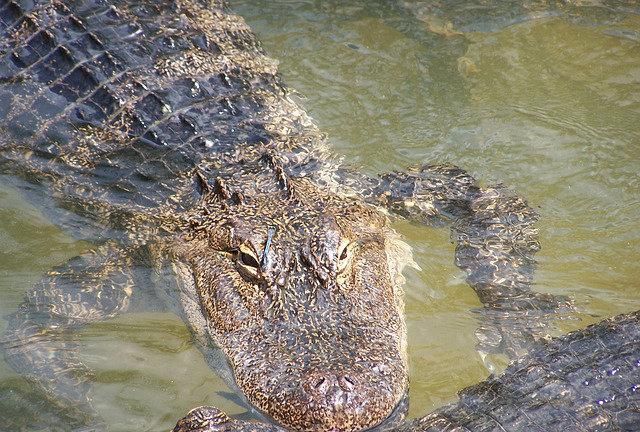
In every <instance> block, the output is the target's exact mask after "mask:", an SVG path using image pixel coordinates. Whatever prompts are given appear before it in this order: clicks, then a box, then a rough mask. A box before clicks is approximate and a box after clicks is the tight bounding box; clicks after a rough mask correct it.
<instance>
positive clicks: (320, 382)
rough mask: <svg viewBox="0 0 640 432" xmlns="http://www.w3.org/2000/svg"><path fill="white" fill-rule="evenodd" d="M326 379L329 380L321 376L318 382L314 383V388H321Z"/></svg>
mask: <svg viewBox="0 0 640 432" xmlns="http://www.w3.org/2000/svg"><path fill="white" fill-rule="evenodd" d="M326 381H327V380H326V379H325V378H324V377H320V379H318V380H317V381H316V383H315V384H314V385H313V388H315V389H318V388H320V386H321V385H322V384H324V383H325V382H326Z"/></svg>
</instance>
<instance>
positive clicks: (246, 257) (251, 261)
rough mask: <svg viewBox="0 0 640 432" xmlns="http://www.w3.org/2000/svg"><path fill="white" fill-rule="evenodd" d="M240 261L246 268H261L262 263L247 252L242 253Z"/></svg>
mask: <svg viewBox="0 0 640 432" xmlns="http://www.w3.org/2000/svg"><path fill="white" fill-rule="evenodd" d="M239 259H240V261H241V262H242V264H244V265H246V266H249V267H255V268H256V269H259V268H260V263H259V262H258V260H257V259H255V257H254V256H253V255H250V254H248V253H246V252H240V256H239Z"/></svg>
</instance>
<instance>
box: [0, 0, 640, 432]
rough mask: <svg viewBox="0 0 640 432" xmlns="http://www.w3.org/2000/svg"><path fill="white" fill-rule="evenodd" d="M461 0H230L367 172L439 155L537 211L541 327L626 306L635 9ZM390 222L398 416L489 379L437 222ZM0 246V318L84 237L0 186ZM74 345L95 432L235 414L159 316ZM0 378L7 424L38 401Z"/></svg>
mask: <svg viewBox="0 0 640 432" xmlns="http://www.w3.org/2000/svg"><path fill="white" fill-rule="evenodd" d="M470 3H472V2H417V1H413V2H401V1H364V0H361V1H351V2H343V1H337V0H336V1H333V0H331V1H323V2H318V1H311V0H309V1H284V0H278V1H274V0H269V1H266V0H265V1H255V0H236V1H234V2H232V7H233V8H234V9H235V10H236V11H237V12H239V13H240V14H241V15H243V16H244V17H245V18H246V19H247V21H248V22H249V24H250V25H251V26H252V28H253V29H254V30H255V31H256V32H257V34H258V36H259V38H260V39H261V40H262V41H263V44H264V47H265V49H266V50H267V51H268V53H269V54H270V55H271V57H273V58H275V59H278V60H279V61H280V71H281V73H282V75H283V77H284V80H285V82H286V83H287V85H288V86H289V87H291V88H292V89H293V90H294V92H293V93H292V97H293V98H297V99H298V101H299V102H300V103H301V104H302V105H303V106H304V107H305V108H306V109H307V110H308V112H309V113H310V115H311V116H312V117H313V118H314V119H315V120H316V122H317V123H318V124H319V126H320V128H321V129H322V130H323V131H324V132H326V133H327V135H328V138H329V142H330V143H331V145H332V147H333V148H334V149H335V152H336V153H337V154H339V155H343V156H344V159H345V162H347V163H348V164H350V165H354V166H358V167H360V169H361V170H363V171H366V172H369V173H374V172H385V171H390V170H396V169H402V168H403V167H406V166H408V165H413V164H419V163H425V162H426V163H434V162H448V163H454V164H457V165H459V166H461V167H463V168H465V169H467V170H468V171H470V172H471V173H472V174H473V175H474V176H475V177H476V178H478V179H481V181H482V182H483V183H485V184H492V183H503V184H505V185H507V186H508V187H510V188H511V189H513V190H515V191H517V193H518V194H519V195H521V196H524V197H526V198H527V199H528V200H529V202H530V203H531V204H532V206H534V207H535V208H536V209H537V210H538V212H539V213H540V214H541V220H540V223H539V224H538V227H539V228H540V240H541V243H542V247H543V249H542V251H541V252H540V253H539V254H538V255H537V258H538V262H539V267H538V271H537V274H536V289H538V290H540V291H546V292H552V293H556V294H563V295H568V296H570V297H571V298H573V299H574V301H575V304H576V306H577V308H578V312H577V313H576V314H574V315H573V316H572V319H569V320H563V321H562V322H560V323H558V332H561V331H562V332H564V331H568V330H571V329H575V328H579V327H583V326H585V325H586V324H588V323H591V322H594V321H597V320H599V319H601V318H603V317H606V316H610V315H614V314H618V313H621V312H627V311H631V310H637V309H640V290H639V286H640V283H639V282H638V281H639V280H640V270H639V268H638V264H637V262H638V258H639V257H640V178H639V174H638V171H639V168H640V16H639V15H638V13H639V11H638V6H637V4H635V2H631V1H628V2H624V1H620V2H607V1H590V2H585V1H582V2H564V3H563V5H564V6H563V8H561V9H560V8H555V9H554V8H549V7H547V6H546V4H545V3H546V2H536V1H530V2H500V5H501V6H500V7H490V5H489V6H487V3H488V2H475V3H477V4H482V5H484V6H483V7H482V8H480V7H471V6H473V5H471V4H470ZM574 3H575V4H574ZM475 6H477V5H475ZM396 227H397V229H398V230H399V231H400V232H402V233H403V235H405V237H406V238H407V240H408V241H409V243H410V244H411V245H412V246H413V248H414V252H415V255H416V261H417V262H418V264H419V265H420V266H421V267H422V269H423V271H422V272H416V271H414V270H409V271H408V272H407V279H408V282H407V286H406V292H407V294H406V297H407V317H408V327H409V346H410V351H409V352H410V364H411V391H410V397H411V410H410V414H411V415H412V416H417V415H422V414H424V413H426V412H429V411H431V410H432V409H434V408H435V407H438V406H440V405H442V404H444V403H446V402H448V401H451V400H453V399H455V394H456V391H457V390H459V389H460V388H462V387H464V386H467V385H470V384H473V383H475V382H477V381H479V380H482V379H483V378H484V377H486V376H487V375H488V373H489V372H488V370H487V368H486V365H485V363H483V361H482V360H481V359H480V357H479V356H478V354H477V353H476V351H475V336H474V330H475V328H476V327H477V316H476V314H475V313H474V312H473V309H474V308H476V307H478V306H479V302H478V300H477V299H476V297H475V294H474V293H473V291H472V290H471V289H470V288H469V287H468V286H467V285H466V284H465V283H464V280H463V277H462V275H461V273H460V271H459V270H458V269H457V268H456V267H455V266H454V265H453V248H452V245H451V244H450V241H449V234H448V231H447V230H446V229H442V228H425V227H421V226H416V225H412V224H409V223H406V222H397V223H396ZM0 240H1V242H2V246H3V247H2V250H0V274H1V278H0V315H6V314H8V313H11V312H13V311H14V310H15V309H16V307H17V305H18V304H19V303H20V299H21V296H22V294H23V292H24V291H25V290H26V289H27V288H28V287H29V286H30V285H31V284H33V283H34V282H36V281H37V280H38V279H39V278H40V277H41V275H42V273H43V272H44V271H46V270H47V269H48V268H50V267H51V266H53V265H56V264H61V263H64V262H65V261H66V260H67V259H68V258H70V257H72V256H74V255H76V254H77V253H79V252H80V251H82V250H83V249H85V248H86V247H87V245H86V244H83V243H80V242H77V241H75V240H73V239H72V238H71V237H70V236H69V235H67V234H66V233H63V232H61V231H59V230H58V229H57V228H56V227H55V221H51V220H48V219H47V218H46V217H44V216H43V215H42V214H41V213H39V211H38V209H37V207H34V206H33V205H32V204H29V203H28V202H27V201H25V200H24V199H23V198H21V195H20V194H19V193H18V192H17V191H16V190H15V189H12V188H11V187H4V188H2V189H0ZM3 327H4V321H0V331H2V330H3ZM81 340H82V342H83V344H84V348H83V359H84V360H85V362H86V363H87V364H88V365H89V366H90V367H91V368H92V369H94V370H96V376H95V381H96V385H95V392H94V402H95V405H96V408H97V409H98V410H99V412H100V413H101V414H102V416H103V417H104V418H105V419H107V422H108V423H109V425H110V430H113V431H130V430H163V429H168V428H170V427H171V426H172V424H173V423H174V422H175V420H176V417H177V416H178V415H179V414H181V413H183V412H186V411H187V410H188V409H189V408H191V407H193V406H196V405H201V404H213V405H217V406H219V407H220V408H222V409H225V410H226V411H228V412H229V413H231V414H236V413H241V412H242V408H240V406H238V405H236V404H235V402H234V397H233V396H231V395H230V393H229V390H228V389H227V388H226V387H225V385H224V384H223V382H222V381H221V380H220V379H218V378H217V377H216V376H215V375H213V374H212V373H211V372H210V370H209V369H208V367H207V366H206V364H205V363H204V361H203V359H202V357H201V355H200V354H199V352H198V350H197V349H196V348H195V347H194V346H193V345H192V344H191V340H190V337H189V334H188V331H187V330H186V328H185V326H184V325H183V324H182V323H181V322H180V321H179V320H178V319H177V318H175V317H174V316H173V315H171V314H169V313H162V312H157V313H146V314H141V315H125V316H122V317H119V318H117V319H114V320H111V321H108V322H105V323H100V324H97V325H93V326H90V327H89V328H87V329H85V330H83V332H82V334H81ZM492 361H493V362H494V364H496V365H497V367H500V365H501V359H499V358H496V359H492ZM0 389H2V391H1V392H0V397H2V398H4V401H0V403H2V406H3V407H13V408H15V409H12V410H11V412H0V418H3V419H4V418H8V417H12V422H13V424H17V425H19V424H21V420H20V417H21V416H22V417H25V418H28V417H31V416H34V415H35V416H37V415H38V413H40V412H41V411H42V410H43V409H44V408H42V406H41V405H39V403H40V402H38V398H37V395H35V396H34V395H33V394H32V393H31V390H30V388H29V387H28V385H27V384H26V383H25V382H24V381H23V380H22V379H21V378H19V377H17V376H16V375H15V374H14V373H13V372H12V371H11V370H10V369H9V368H8V366H6V364H4V363H3V362H2V361H0ZM1 425H2V423H0V429H2V426H1Z"/></svg>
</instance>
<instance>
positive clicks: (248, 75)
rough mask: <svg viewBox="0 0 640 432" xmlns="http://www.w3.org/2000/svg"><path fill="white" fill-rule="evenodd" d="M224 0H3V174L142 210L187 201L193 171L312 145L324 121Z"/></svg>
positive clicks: (67, 197) (99, 203) (81, 202)
mask: <svg viewBox="0 0 640 432" xmlns="http://www.w3.org/2000/svg"><path fill="white" fill-rule="evenodd" d="M223 7H224V5H223V4H222V2H221V1H218V0H214V1H204V0H203V1H201V2H199V1H197V0H186V1H158V2H156V1H148V0H142V1H127V2H124V1H110V2H108V3H107V2H104V1H100V0H94V1H71V2H59V1H34V2H19V1H13V0H0V169H1V170H2V172H11V173H12V174H20V175H22V176H23V177H27V178H28V179H35V180H37V181H38V182H42V181H43V180H46V181H47V182H49V183H50V184H51V185H52V187H53V191H54V193H55V194H57V195H58V196H59V198H60V199H61V200H64V201H65V202H67V203H70V202H72V203H74V206H76V207H80V208H81V209H82V210H84V211H86V212H89V213H90V212H91V211H95V210H90V208H94V209H95V208H98V207H100V208H104V207H105V206H106V207H108V208H115V207H118V206H120V207H122V208H124V209H142V210H144V209H149V208H154V207H157V206H159V205H161V204H167V203H171V205H176V201H179V199H176V196H182V195H185V194H186V195H188V194H189V191H192V190H193V189H194V181H193V169H194V167H197V166H204V167H206V168H207V169H208V170H213V171H214V174H216V173H217V172H218V171H222V170H228V171H229V172H231V171H232V170H233V167H230V165H234V164H236V163H237V162H238V160H241V159H242V157H246V154H247V153H251V149H252V148H258V147H260V148H261V149H262V150H261V151H264V147H265V146H266V147H277V150H278V151H280V152H282V150H283V147H287V148H288V149H289V150H293V151H294V153H297V154H300V153H305V151H306V150H303V149H302V148H301V147H302V146H301V145H300V143H301V142H307V143H308V142H309V141H310V140H309V139H308V138H309V137H310V136H314V137H315V136H317V131H316V129H315V127H314V126H313V125H312V124H311V122H310V121H309V120H308V119H307V117H306V116H305V114H304V112H303V111H302V110H300V109H299V108H298V107H297V106H295V104H293V103H292V102H291V101H289V100H288V99H287V98H286V96H285V93H284V91H283V89H282V87H281V86H280V83H279V81H278V78H277V76H276V65H275V62H274V61H273V60H271V59H269V58H267V57H265V55H264V54H263V52H262V50H261V48H260V47H259V45H258V43H257V41H256V39H255V37H254V35H253V34H252V33H251V31H250V30H249V28H248V27H247V26H246V24H245V23H244V21H243V20H242V19H241V18H239V17H237V16H235V15H232V14H228V13H224V11H223ZM285 112H286V113H287V115H286V116H284V115H283V113H285ZM274 120H277V126H275V124H276V122H275V121H274ZM294 142H295V143H296V144H292V143H294ZM240 148H242V149H243V151H242V153H243V154H242V155H239V153H240V152H239V149H240ZM172 196H173V197H174V198H173V199H171V200H170V197H172ZM183 204H184V203H183ZM183 204H182V205H183Z"/></svg>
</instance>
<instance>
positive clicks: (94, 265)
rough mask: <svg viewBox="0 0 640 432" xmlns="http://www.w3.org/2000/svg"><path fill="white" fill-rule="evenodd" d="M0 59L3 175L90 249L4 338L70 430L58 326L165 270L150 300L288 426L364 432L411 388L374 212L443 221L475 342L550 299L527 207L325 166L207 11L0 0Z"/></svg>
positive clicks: (129, 293) (520, 346)
mask: <svg viewBox="0 0 640 432" xmlns="http://www.w3.org/2000/svg"><path fill="white" fill-rule="evenodd" d="M0 56H1V57H0V172H2V173H3V174H11V175H14V176H19V177H21V178H23V179H26V180H27V181H30V182H32V183H33V184H34V185H36V186H34V187H33V189H35V190H38V191H39V192H38V193H39V194H40V195H39V196H41V197H42V201H43V206H44V207H45V209H47V210H48V211H50V212H51V213H53V215H54V216H55V217H56V221H58V222H59V223H60V224H61V225H62V226H63V227H64V226H68V227H69V228H71V229H72V230H73V232H74V234H76V235H78V236H79V237H81V238H90V239H93V240H95V241H96V242H98V243H100V244H101V245H100V246H98V247H96V249H95V250H94V251H89V252H87V254H84V255H83V256H81V257H79V258H77V259H75V260H71V261H70V262H69V263H68V264H67V265H65V266H62V267H60V268H57V269H55V270H53V271H52V272H50V273H49V274H48V275H46V276H45V277H44V279H43V281H42V282H41V283H39V284H37V285H36V286H34V287H33V288H32V289H31V290H30V291H29V292H28V294H27V296H26V298H25V301H24V303H23V304H22V306H21V307H20V309H19V310H18V311H17V312H16V313H14V314H13V315H12V316H11V317H10V318H9V325H8V327H7V330H6V332H5V335H4V336H3V347H4V349H5V353H6V356H7V359H8V361H9V363H10V364H11V365H12V366H13V367H14V368H15V369H16V370H17V371H19V372H20V373H22V374H23V375H24V376H25V377H28V378H29V379H31V380H32V381H33V382H34V383H35V384H36V385H37V386H38V387H39V388H40V389H41V390H42V391H44V392H45V394H47V395H48V397H49V398H50V399H51V400H52V401H54V402H55V403H56V404H57V405H59V406H60V407H61V410H64V411H65V412H68V415H69V416H70V417H73V418H76V420H77V421H76V423H77V424H84V423H92V422H99V420H98V419H95V418H94V417H95V415H94V413H93V412H92V411H91V402H90V389H91V385H90V383H91V378H90V373H89V371H88V370H87V369H86V368H85V367H84V366H83V365H82V363H81V361H80V359H79V355H78V352H79V349H80V348H79V346H78V343H77V342H75V341H74V337H73V333H74V331H76V330H77V329H78V328H81V327H82V326H84V325H86V324H89V323H91V322H95V321H97V320H102V319H107V318H110V317H113V316H115V315H116V314H118V313H122V312H126V311H127V310H129V307H130V304H131V303H132V299H133V297H134V296H135V294H136V292H137V291H139V289H140V288H141V286H140V285H144V284H149V283H150V282H149V280H148V279H145V278H136V277H135V276H134V273H135V272H133V269H139V268H140V267H144V266H146V267H149V265H151V266H152V267H154V268H155V269H157V270H158V272H157V274H160V275H163V277H164V276H166V277H169V273H172V275H173V277H175V279H176V281H177V289H175V290H174V291H171V292H168V291H167V290H163V289H162V288H158V295H159V296H160V297H162V298H164V299H167V300H168V307H169V308H170V309H172V310H174V311H175V312H176V313H178V314H179V315H180V316H181V317H182V318H183V319H184V320H185V321H186V322H187V323H188V325H189V326H190V328H191V330H192V331H193V334H194V336H195V338H196V339H197V341H198V342H199V344H200V346H201V347H202V349H203V351H204V352H205V353H208V349H209V347H210V346H211V345H212V344H216V345H217V346H218V347H219V348H220V349H221V350H222V351H223V352H224V354H225V355H226V356H227V358H228V360H229V363H230V364H231V366H232V369H233V375H234V378H235V382H236V384H237V385H238V387H239V388H240V390H242V392H243V393H244V394H245V395H246V396H247V398H248V400H249V402H251V403H252V404H253V405H255V406H256V407H257V408H259V409H260V410H262V411H264V412H265V413H266V414H268V415H269V416H271V417H272V418H273V419H275V420H276V421H278V422H279V423H281V424H282V425H284V426H286V427H287V428H289V429H293V430H305V431H309V430H313V431H331V430H342V431H356V430H361V429H365V428H369V427H372V426H375V425H377V424H379V423H380V422H382V421H383V420H384V419H385V418H386V417H387V416H389V414H390V413H391V412H392V411H393V410H394V408H395V407H396V406H397V405H398V403H399V402H400V401H401V400H402V399H403V396H404V395H405V393H406V390H407V361H406V329H405V323H404V317H403V300H402V287H401V285H402V282H403V278H402V275H401V271H402V268H403V267H404V266H405V265H406V264H410V263H411V262H412V259H411V254H410V248H409V247H408V246H407V245H406V244H405V243H404V242H403V241H402V240H401V239H399V237H398V235H397V234H396V233H395V232H394V231H393V230H392V229H391V228H390V221H389V216H388V212H387V211H386V210H389V211H391V212H392V213H393V214H396V215H398V216H401V217H406V218H408V219H410V220H413V221H415V222H417V223H434V222H435V223H438V224H440V223H443V222H444V223H448V224H451V225H452V227H453V228H452V229H453V231H452V232H453V236H452V237H453V240H454V242H455V243H456V257H455V259H456V264H457V265H458V266H459V267H460V268H461V269H463V270H464V271H465V272H466V274H467V280H468V282H469V284H470V285H471V287H472V288H473V289H475V290H476V292H477V293H478V295H479V297H480V299H481V301H482V302H483V304H484V310H483V312H484V313H483V322H482V323H481V329H480V332H481V333H487V334H489V335H493V336H492V337H490V338H484V339H485V342H486V340H489V342H491V343H490V344H489V349H491V350H495V351H496V352H501V353H505V354H507V355H510V356H516V355H518V354H519V353H521V352H523V351H525V350H526V349H527V347H528V346H530V344H531V343H532V342H533V341H535V340H536V339H539V338H540V337H542V336H544V335H545V329H546V326H547V321H548V317H549V316H551V315H552V314H554V313H555V312H557V310H558V308H559V307H561V306H563V305H564V303H565V301H564V299H560V298H556V297H554V296H550V295H541V294H539V293H535V292H532V290H531V280H532V275H533V268H534V267H535V261H534V254H535V252H536V251H537V250H538V248H539V245H538V243H537V231H536V230H535V228H533V226H532V225H533V223H534V222H535V221H536V219H537V215H536V214H535V212H533V211H532V210H531V208H529V206H528V205H527V204H526V203H525V202H524V201H523V200H522V199H520V198H518V197H516V196H513V195H512V194H510V193H508V192H507V191H505V190H503V189H496V188H480V187H479V186H478V185H477V182H476V181H475V180H474V179H473V178H472V177H471V176H470V175H469V174H467V173H466V172H464V171H463V170H461V169H459V168H456V167H452V166H439V165H432V166H423V167H419V168H416V169H413V170H410V171H408V172H395V173H389V174H384V175H381V176H379V177H373V178H366V177H364V176H362V175H358V174H355V173H354V172H353V171H350V170H349V169H347V168H346V167H343V166H339V165H338V164H336V163H335V162H334V161H333V160H332V159H331V158H330V157H329V156H328V154H327V152H326V145H325V142H324V138H323V136H322V134H321V133H320V132H319V131H318V130H317V128H316V127H315V126H314V125H313V123H312V122H311V121H310V119H309V118H308V117H307V115H306V113H305V112H304V111H303V110H302V109H301V108H300V107H298V106H297V105H296V104H295V103H293V102H292V101H291V100H289V99H288V98H287V96H286V91H285V89H284V87H283V86H282V84H281V82H280V79H279V77H278V75H277V70H276V63H275V62H274V61H273V60H271V59H269V58H268V57H266V56H265V54H264V52H263V51H262V49H261V48H260V46H259V44H258V42H257V41H256V39H255V36H254V35H253V33H252V32H251V31H250V29H249V28H248V27H247V25H246V24H245V23H244V21H243V20H242V19H241V18H240V17H238V16H236V15H233V14H231V13H229V12H228V11H227V10H226V9H225V8H224V5H223V3H222V2H220V1H204V0H202V1H199V0H183V1H160V2H156V1H150V0H138V1H123V0H119V1H111V2H106V1H102V0H94V1H92V0H77V1H70V2H60V1H55V0H52V1H39V2H38V1H36V2H24V3H21V2H15V1H12V0H0ZM70 215H73V216H72V221H73V223H69V224H68V225H67V222H68V221H69V218H70V217H71V216H70ZM78 226H82V227H83V228H82V231H79V230H78V229H77V227H78ZM150 263H151V264H150ZM167 269H170V270H171V271H168V270H167ZM484 345H485V346H484V347H483V348H482V349H483V350H488V348H487V347H486V345H487V344H486V343H485V344H484ZM42 359H47V362H43V361H42ZM74 411H75V412H74ZM76 423H74V424H76Z"/></svg>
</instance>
